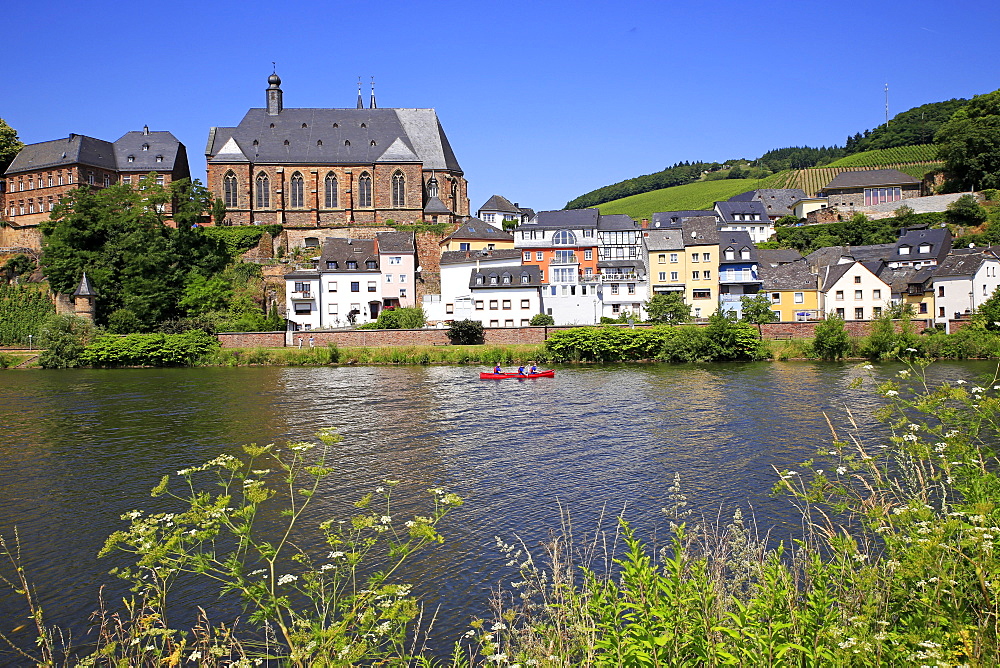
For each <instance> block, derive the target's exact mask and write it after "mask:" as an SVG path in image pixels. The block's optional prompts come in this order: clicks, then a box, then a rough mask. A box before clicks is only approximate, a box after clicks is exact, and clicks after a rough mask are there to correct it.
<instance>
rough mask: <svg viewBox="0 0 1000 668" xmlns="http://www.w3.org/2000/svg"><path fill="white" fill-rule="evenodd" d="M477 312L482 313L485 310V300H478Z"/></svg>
mask: <svg viewBox="0 0 1000 668" xmlns="http://www.w3.org/2000/svg"><path fill="white" fill-rule="evenodd" d="M476 310H477V311H482V310H483V300H482V299H477V300H476Z"/></svg>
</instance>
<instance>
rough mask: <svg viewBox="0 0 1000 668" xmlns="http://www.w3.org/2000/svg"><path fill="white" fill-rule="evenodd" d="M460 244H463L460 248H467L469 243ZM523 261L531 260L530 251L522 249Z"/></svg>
mask: <svg viewBox="0 0 1000 668" xmlns="http://www.w3.org/2000/svg"><path fill="white" fill-rule="evenodd" d="M462 245H463V246H465V248H462V249H460V250H469V248H468V246H469V244H462ZM524 261H525V262H531V251H524Z"/></svg>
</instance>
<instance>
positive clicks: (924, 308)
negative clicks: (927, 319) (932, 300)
mask: <svg viewBox="0 0 1000 668" xmlns="http://www.w3.org/2000/svg"><path fill="white" fill-rule="evenodd" d="M920 312H921V313H927V302H920Z"/></svg>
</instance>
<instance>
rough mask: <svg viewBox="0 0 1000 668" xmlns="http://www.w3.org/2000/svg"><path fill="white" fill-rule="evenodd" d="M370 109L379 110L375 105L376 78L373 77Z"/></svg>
mask: <svg viewBox="0 0 1000 668" xmlns="http://www.w3.org/2000/svg"><path fill="white" fill-rule="evenodd" d="M370 108H371V109H378V107H377V106H376V105H375V77H372V103H371V107H370Z"/></svg>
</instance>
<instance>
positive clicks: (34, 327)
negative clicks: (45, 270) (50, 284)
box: [0, 283, 55, 346]
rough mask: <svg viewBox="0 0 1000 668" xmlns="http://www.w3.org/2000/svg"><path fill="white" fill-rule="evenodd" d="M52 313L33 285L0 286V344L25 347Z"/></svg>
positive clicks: (0, 284)
mask: <svg viewBox="0 0 1000 668" xmlns="http://www.w3.org/2000/svg"><path fill="white" fill-rule="evenodd" d="M53 313H55V307H54V306H53V305H52V301H51V300H50V299H49V297H48V295H46V294H45V293H44V292H42V291H41V290H38V289H37V287H36V286H32V285H9V284H7V283H0V345H3V346H12V345H17V346H21V345H27V343H28V335H29V334H31V335H32V336H37V335H38V332H39V330H40V328H41V326H42V323H44V322H45V320H46V318H48V317H49V316H50V315H52V314H53Z"/></svg>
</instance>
